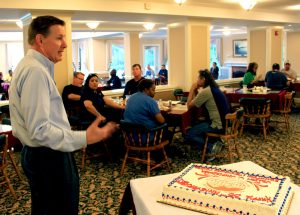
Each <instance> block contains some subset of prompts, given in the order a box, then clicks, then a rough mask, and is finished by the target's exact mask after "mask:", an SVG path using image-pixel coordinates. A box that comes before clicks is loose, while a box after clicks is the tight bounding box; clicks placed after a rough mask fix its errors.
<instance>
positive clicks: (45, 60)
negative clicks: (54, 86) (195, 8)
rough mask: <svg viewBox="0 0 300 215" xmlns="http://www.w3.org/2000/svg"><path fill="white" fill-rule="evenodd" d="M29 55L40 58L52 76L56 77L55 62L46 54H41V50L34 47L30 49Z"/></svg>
mask: <svg viewBox="0 0 300 215" xmlns="http://www.w3.org/2000/svg"><path fill="white" fill-rule="evenodd" d="M27 55H29V56H32V57H34V58H36V59H38V61H39V62H40V63H42V64H43V65H44V66H45V67H46V68H47V71H49V73H50V76H51V77H52V78H53V79H54V63H53V62H52V61H51V60H49V59H48V58H47V57H45V55H43V54H41V53H40V52H38V51H36V50H34V49H29V50H28V51H27Z"/></svg>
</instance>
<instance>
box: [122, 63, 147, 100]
mask: <svg viewBox="0 0 300 215" xmlns="http://www.w3.org/2000/svg"><path fill="white" fill-rule="evenodd" d="M131 69H132V75H133V79H131V80H129V81H128V82H127V83H126V85H125V89H124V93H123V98H125V97H126V95H132V94H134V93H136V92H137V91H138V85H139V83H140V82H141V81H142V80H143V79H145V78H144V77H142V67H141V65H140V64H133V65H132V67H131Z"/></svg>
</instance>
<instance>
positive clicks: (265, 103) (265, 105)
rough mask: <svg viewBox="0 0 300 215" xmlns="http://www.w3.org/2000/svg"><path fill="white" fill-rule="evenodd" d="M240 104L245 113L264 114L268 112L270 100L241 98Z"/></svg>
mask: <svg viewBox="0 0 300 215" xmlns="http://www.w3.org/2000/svg"><path fill="white" fill-rule="evenodd" d="M240 104H241V106H242V107H243V109H244V114H247V115H266V114H269V113H270V107H271V100H270V99H265V98H241V99H240Z"/></svg>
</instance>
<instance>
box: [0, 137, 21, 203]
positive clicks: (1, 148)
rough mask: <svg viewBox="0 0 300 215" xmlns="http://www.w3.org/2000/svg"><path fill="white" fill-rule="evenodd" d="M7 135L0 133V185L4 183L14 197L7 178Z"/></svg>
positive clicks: (13, 191) (14, 195) (14, 194)
mask: <svg viewBox="0 0 300 215" xmlns="http://www.w3.org/2000/svg"><path fill="white" fill-rule="evenodd" d="M7 155H8V136H7V135H3V134H2V135H0V173H1V175H0V178H3V180H2V179H1V180H0V185H6V186H7V188H8V189H9V191H10V192H11V194H12V195H13V197H14V198H15V199H16V198H17V196H16V193H15V190H14V188H13V186H12V184H11V182H10V180H9V177H8V173H7V166H8V160H7Z"/></svg>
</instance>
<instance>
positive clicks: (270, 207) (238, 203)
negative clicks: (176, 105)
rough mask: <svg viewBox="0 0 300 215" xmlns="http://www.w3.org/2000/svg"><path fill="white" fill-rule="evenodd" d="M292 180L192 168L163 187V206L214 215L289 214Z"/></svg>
mask: <svg viewBox="0 0 300 215" xmlns="http://www.w3.org/2000/svg"><path fill="white" fill-rule="evenodd" d="M292 196H293V192H292V190H291V187H290V179H289V177H283V176H270V175H259V174H255V173H249V172H244V171H236V170H231V169H226V168H221V167H217V166H208V165H205V164H190V165H189V166H188V167H186V168H185V169H184V170H183V171H182V172H181V173H180V174H179V176H178V177H176V178H175V179H173V180H172V181H171V182H169V183H168V184H166V185H164V186H163V192H162V197H161V199H160V200H159V201H160V202H163V203H166V204H170V205H174V206H178V207H183V208H187V209H191V210H196V211H202V212H206V213H211V214H240V215H247V214H249V215H254V214H256V215H259V214H263V215H265V214H270V215H273V214H274V215H275V214H278V215H281V214H286V213H287V211H288V208H289V204H290V202H291V199H292Z"/></svg>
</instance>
